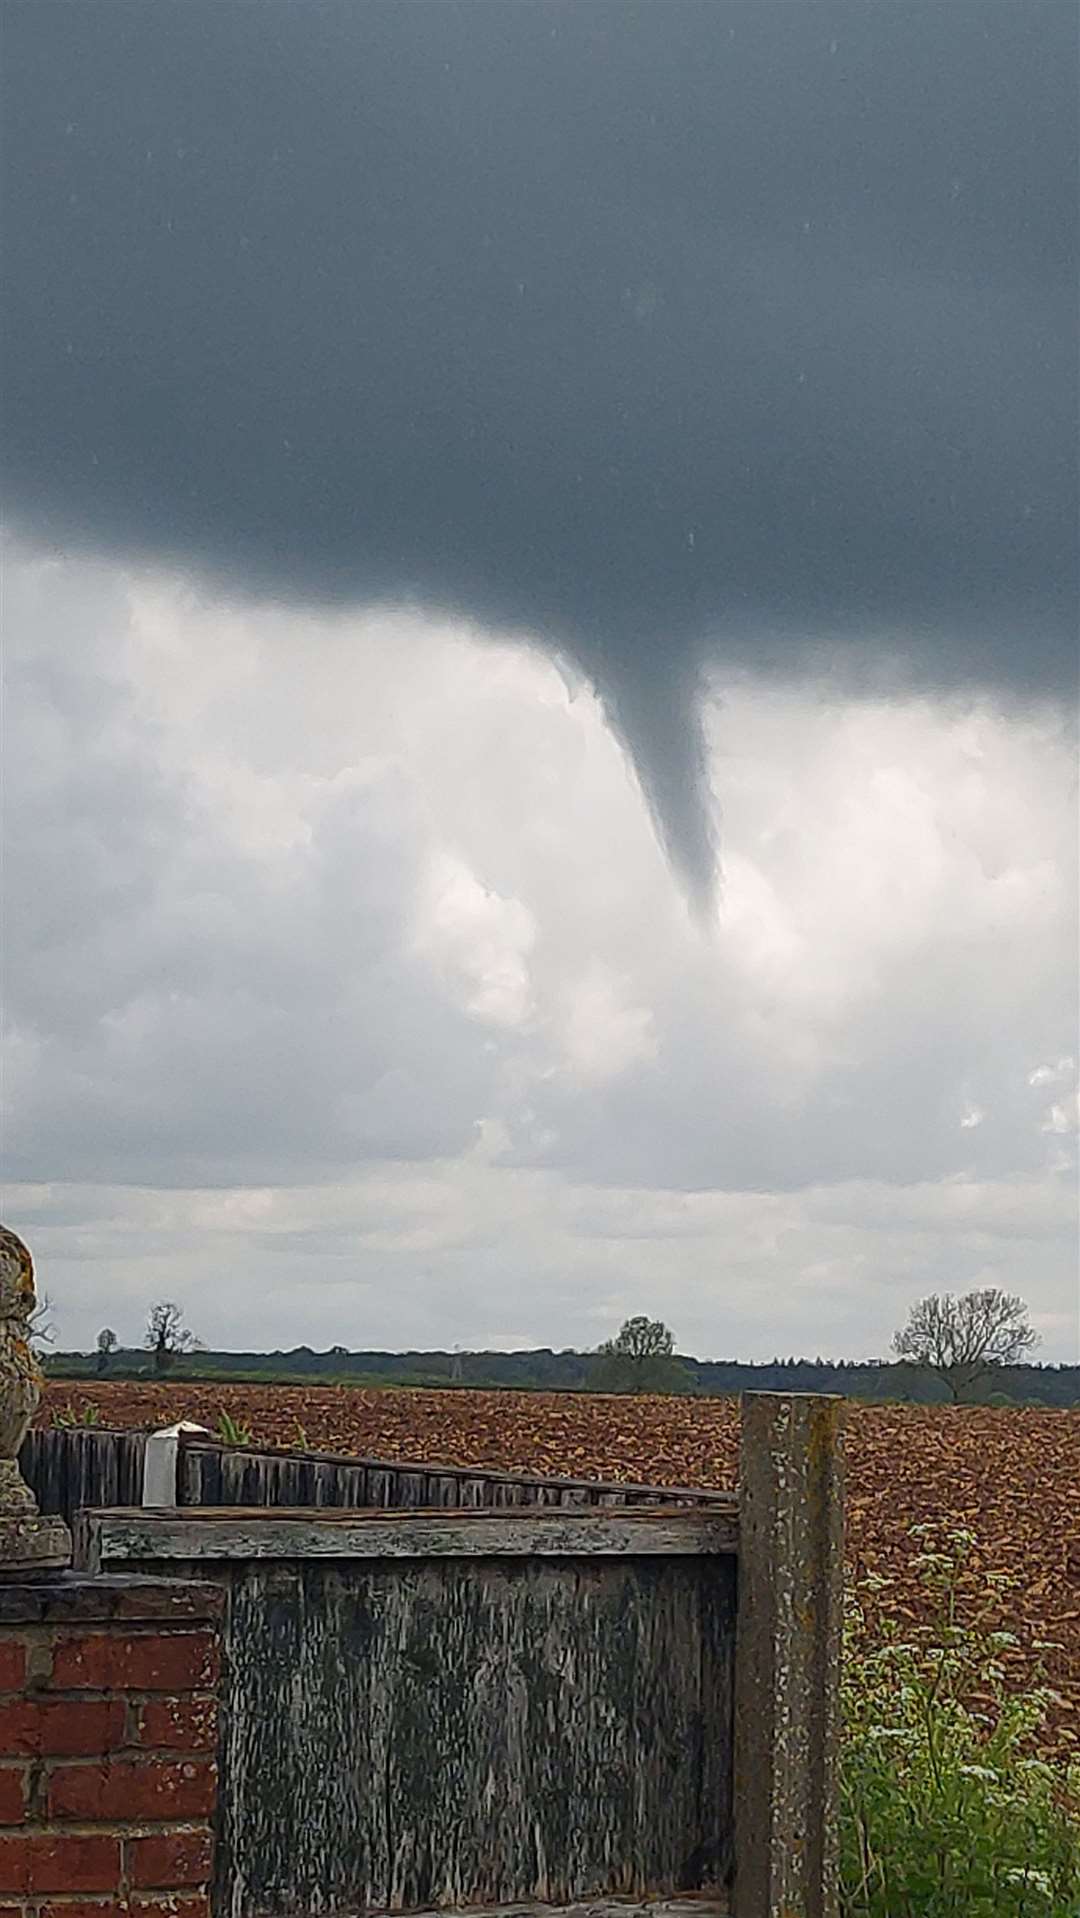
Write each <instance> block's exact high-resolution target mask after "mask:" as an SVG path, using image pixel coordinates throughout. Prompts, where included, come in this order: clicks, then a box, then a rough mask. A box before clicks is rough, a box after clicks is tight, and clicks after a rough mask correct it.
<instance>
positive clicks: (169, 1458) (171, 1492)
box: [142, 1419, 206, 1509]
mask: <svg viewBox="0 0 1080 1918" xmlns="http://www.w3.org/2000/svg"><path fill="white" fill-rule="evenodd" d="M205 1430H206V1427H205V1425H193V1424H192V1423H191V1421H190V1420H189V1419H181V1420H180V1423H179V1424H178V1425H166V1426H163V1427H162V1429H161V1431H160V1432H151V1433H150V1434H149V1435H148V1437H147V1440H146V1449H145V1451H144V1452H143V1492H142V1502H143V1504H144V1505H153V1506H157V1507H158V1508H159V1509H160V1508H162V1507H168V1508H172V1507H174V1506H175V1504H176V1465H177V1454H178V1451H179V1447H180V1434H181V1432H205Z"/></svg>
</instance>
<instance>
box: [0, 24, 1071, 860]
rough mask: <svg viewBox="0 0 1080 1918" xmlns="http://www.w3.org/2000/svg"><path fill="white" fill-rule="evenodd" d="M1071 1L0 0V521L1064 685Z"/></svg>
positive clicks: (664, 643)
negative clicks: (517, 0)
mask: <svg viewBox="0 0 1080 1918" xmlns="http://www.w3.org/2000/svg"><path fill="white" fill-rule="evenodd" d="M1077 37H1078V26H1077V15H1076V9H1075V7H1074V6H1073V5H1072V4H1071V0H1069V3H1068V4H1055V3H1054V0H1046V3H1045V4H1039V0H1031V3H1030V4H1028V5H1025V6H1024V7H1011V8H1010V7H1005V6H1002V5H1001V4H1000V0H950V4H949V5H948V6H947V7H941V6H926V5H916V4H908V3H907V0H904V4H866V0H860V3H859V4H857V5H856V4H831V0H811V3H810V4H806V5H798V6H794V5H783V6H779V5H778V6H768V7H763V6H761V5H760V0H754V4H753V5H749V4H740V0H728V3H727V4H725V5H723V6H720V5H717V4H716V0H674V4H668V5H659V4H657V3H656V0H648V3H647V4H639V3H638V0H590V3H589V4H588V5H584V6H583V5H581V4H580V0H529V3H528V4H518V5H514V6H501V7H500V6H481V5H477V4H475V0H467V4H457V0H438V4H434V0H430V3H429V0H412V4H409V5H403V4H401V3H400V0H367V3H366V4H365V5H363V6H357V5H355V4H353V0H306V4H304V5H302V6H301V5H295V4H284V0H261V4H260V5H259V6H258V7H254V6H250V5H247V4H236V3H235V0H209V3H207V0H183V4H180V3H179V0H176V3H175V4H174V3H173V0H150V3H149V4H148V3H147V0H95V4H94V5H93V6H86V5H85V4H83V3H82V0H78V3H77V4H75V3H72V4H67V3H66V0H50V4H49V5H42V4H41V0H9V4H8V6H7V7H6V9H5V42H6V45H5V58H4V63H3V81H2V84H3V95H4V97H3V101H2V107H3V124H4V135H3V137H4V144H5V166H6V173H7V181H8V193H7V204H6V209H5V242H6V260H5V269H6V270H5V293H4V333H5V356H6V378H5V383H4V396H3V416H2V429H3V462H4V490H5V498H6V510H7V512H8V515H9V521H10V523H12V524H13V525H14V526H16V527H17V528H19V529H22V528H26V529H28V530H29V531H31V532H32V533H33V534H34V535H35V536H36V537H38V538H40V537H41V536H42V535H46V536H51V537H56V538H58V539H61V540H63V541H64V542H65V543H66V544H67V545H68V546H78V545H81V546H83V547H87V548H91V549H97V550H102V551H106V552H108V553H112V554H119V555H123V556H125V557H128V556H130V557H135V558H138V557H140V556H144V557H147V558H152V559H154V560H155V561H160V560H164V561H166V562H169V563H176V564H179V565H180V566H181V567H183V568H185V569H187V570H190V571H192V572H195V573H200V574H203V575H205V576H210V577H214V578H217V579H219V580H221V581H223V582H225V583H226V585H227V586H228V587H229V589H230V590H237V591H240V592H243V593H247V594H255V595H259V596H262V595H267V596H272V597H273V598H275V599H277V600H280V601H282V602H292V603H295V604H302V603H307V604H318V605H326V604H346V603H354V602H355V603H360V604H369V605H370V604H374V603H377V602H386V601H390V602H399V601H406V602H410V603H415V604H420V605H423V606H426V607H431V608H433V609H438V610H439V611H451V612H458V613H461V614H463V615H465V616H467V617H468V618H469V619H470V620H472V621H475V622H477V623H479V624H481V625H485V626H490V627H492V628H495V629H498V630H500V631H503V632H507V631H509V632H519V633H523V634H527V635H529V636H530V637H531V638H533V639H536V640H539V641H541V642H544V643H546V644H549V645H550V646H551V647H552V648H555V649H558V650H560V651H562V652H564V653H566V654H569V655H570V656H571V657H572V658H574V659H575V660H576V661H577V662H578V664H579V665H580V667H581V668H582V669H583V670H584V671H585V672H586V673H587V674H588V675H589V676H590V678H591V679H592V680H593V682H594V683H595V685H596V686H597V688H598V689H599V691H600V693H601V695H602V697H603V700H604V703H605V706H606V709H607V711H608V713H609V716H610V720H611V723H612V725H613V726H614V728H615V730H616V731H617V732H618V734H619V736H620V737H621V738H622V739H623V741H624V742H625V744H626V746H627V748H628V750H629V752H630V753H631V755H632V757H633V759H634V762H635V764H636V767H637V769H638V773H639V776H640V779H641V782H642V785H643V787H644V790H645V792H646V794H647V797H648V799H649V801H650V804H651V806H652V809H653V813H654V817H655V818H656V820H657V824H658V828H659V831H660V833H661V837H662V838H663V840H664V842H665V844H666V845H667V847H668V849H669V851H670V853H671V855H672V857H673V859H674V861H675V863H676V864H677V866H678V867H679V868H680V869H681V871H682V873H683V874H684V876H685V877H686V878H687V880H688V881H689V883H690V885H691V887H692V889H694V890H696V891H698V892H702V891H707V889H708V887H709V884H710V882H711V875H712V868H713V843H712V829H711V825H710V808H709V804H708V800H707V795H706V793H705V785H706V782H705V780H704V775H703V764H704V761H703V753H702V747H701V741H700V729H699V722H698V720H697V717H696V702H697V699H698V693H699V688H700V684H701V681H702V677H703V675H704V674H706V673H709V672H712V671H714V670H715V668H716V665H717V663H719V664H720V666H721V667H722V668H723V669H724V670H730V671H737V670H743V669H750V670H752V671H756V672H768V673H780V674H785V675H801V674H803V673H804V672H806V671H807V670H809V669H811V668H816V667H818V666H820V665H821V664H822V663H825V664H827V665H829V666H830V667H831V668H834V669H836V670H839V671H841V672H844V673H847V674H850V675H851V677H852V679H853V680H854V681H856V682H857V681H858V679H859V678H860V677H867V678H868V679H870V680H872V681H873V682H874V684H875V685H877V686H879V687H880V685H881V684H882V683H885V684H888V682H889V681H890V678H893V677H895V678H896V679H897V680H898V681H900V680H903V681H904V683H905V684H907V683H912V682H914V683H915V684H916V685H918V684H925V685H927V686H932V687H938V686H944V687H955V686H964V687H966V686H972V687H978V688H980V689H981V688H986V687H990V688H1001V689H1002V690H1003V691H1005V692H1008V693H1010V694H1012V693H1020V694H1026V693H1032V692H1034V693H1039V694H1050V695H1053V696H1067V695H1068V694H1069V693H1070V692H1071V690H1072V689H1073V688H1074V686H1075V676H1076V651H1075V622H1076V601H1077V551H1076V525H1077V487H1076V457H1075V454H1076V439H1075V436H1076V397H1077V383H1076V309H1075V288H1076V276H1077V264H1078V262H1077V240H1076V220H1075V180H1076V163H1077V115H1076V100H1075V72H1076V53H1077Z"/></svg>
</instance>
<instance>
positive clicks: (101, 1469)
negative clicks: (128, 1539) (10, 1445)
mask: <svg viewBox="0 0 1080 1918" xmlns="http://www.w3.org/2000/svg"><path fill="white" fill-rule="evenodd" d="M145 1450H146V1434H145V1432H101V1431H97V1430H95V1428H94V1427H92V1426H89V1427H82V1426H74V1427H68V1426H53V1427H42V1428H41V1429H40V1430H37V1431H30V1432H28V1433H27V1434H26V1437H25V1439H24V1440H23V1444H22V1449H21V1451H20V1453H19V1469H20V1470H21V1472H22V1475H23V1477H24V1478H25V1480H26V1483H27V1484H28V1485H29V1487H30V1490H31V1491H32V1492H33V1494H34V1497H35V1498H36V1499H37V1502H38V1504H39V1506H40V1507H41V1510H42V1511H43V1512H55V1513H58V1514H59V1515H60V1517H61V1518H63V1519H65V1520H66V1521H67V1523H68V1525H70V1526H72V1527H74V1525H75V1520H76V1518H77V1516H78V1514H79V1512H80V1511H82V1510H84V1509H85V1508H87V1507H92V1506H102V1505H139V1504H141V1502H142V1475H143V1454H144V1452H145Z"/></svg>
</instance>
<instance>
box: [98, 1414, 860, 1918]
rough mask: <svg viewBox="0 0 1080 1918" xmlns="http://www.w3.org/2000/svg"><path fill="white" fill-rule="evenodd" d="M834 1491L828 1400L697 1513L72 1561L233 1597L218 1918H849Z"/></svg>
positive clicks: (115, 1546)
mask: <svg viewBox="0 0 1080 1918" xmlns="http://www.w3.org/2000/svg"><path fill="white" fill-rule="evenodd" d="M195 1449H200V1448H195ZM201 1449H205V1448H201ZM356 1469H357V1470H358V1471H363V1470H364V1469H365V1467H364V1466H363V1465H358V1466H357V1467H356ZM376 1469H385V1468H381V1467H380V1468H376ZM390 1469H392V1470H393V1471H394V1472H395V1473H396V1472H397V1471H398V1470H399V1469H400V1468H390ZM416 1476H417V1477H420V1478H424V1479H427V1478H428V1477H429V1476H430V1475H429V1474H428V1473H426V1472H424V1473H419V1474H416ZM435 1476H436V1477H441V1476H446V1477H448V1479H449V1481H450V1482H452V1483H454V1484H457V1483H458V1479H457V1475H455V1474H448V1475H443V1474H435ZM490 1477H491V1478H492V1479H494V1480H496V1482H498V1483H500V1484H501V1483H504V1482H505V1477H506V1475H490ZM261 1482H262V1483H265V1480H263V1481H261ZM482 1482H485V1481H484V1480H480V1479H478V1480H477V1483H482ZM394 1483H396V1480H395V1481H394ZM521 1483H522V1484H523V1485H530V1484H532V1485H533V1486H535V1485H536V1484H539V1483H541V1481H529V1480H524V1481H521ZM571 1488H572V1489H574V1490H578V1489H580V1487H578V1486H577V1485H576V1484H575V1482H574V1481H564V1482H563V1489H564V1490H567V1489H571ZM413 1489H415V1488H410V1491H412V1490H413ZM590 1489H591V1491H593V1492H595V1491H597V1490H598V1488H596V1487H593V1488H590ZM609 1489H612V1490H616V1489H617V1490H618V1491H619V1492H620V1493H621V1492H622V1491H623V1490H624V1489H625V1488H609ZM841 1496H842V1495H841V1476H840V1451H839V1444H838V1428H837V1407H836V1404H835V1402H834V1401H830V1400H826V1399H813V1398H806V1399H797V1398H794V1397H785V1398H772V1397H765V1396H762V1397H750V1398H748V1399H747V1400H746V1401H745V1402H744V1415H743V1439H742V1452H741V1461H740V1481H739V1491H738V1495H737V1497H736V1496H733V1495H730V1494H729V1495H726V1496H725V1495H723V1494H714V1495H713V1497H712V1501H711V1503H710V1504H709V1505H707V1506H705V1507H704V1508H703V1509H698V1510H693V1509H687V1508H686V1507H685V1506H684V1507H683V1508H682V1509H678V1508H676V1509H668V1508H664V1507H657V1506H656V1505H655V1504H652V1505H647V1506H646V1507H645V1508H644V1509H625V1508H624V1509H622V1510H619V1509H617V1508H615V1507H614V1505H613V1504H611V1503H608V1505H607V1508H606V1509H591V1510H590V1509H587V1508H586V1507H585V1506H583V1504H582V1503H581V1501H577V1502H575V1501H573V1500H571V1501H570V1502H569V1503H568V1504H567V1505H565V1506H563V1507H562V1509H558V1508H552V1507H550V1506H549V1507H548V1508H547V1509H537V1508H536V1506H535V1505H534V1506H533V1507H532V1509H519V1510H516V1511H515V1510H512V1509H508V1508H507V1507H506V1506H505V1504H503V1506H502V1509H489V1510H477V1509H474V1510H471V1511H463V1510H457V1511H453V1510H447V1509H446V1508H445V1506H444V1507H443V1508H442V1509H438V1510H428V1511H420V1510H416V1509H413V1510H402V1509H400V1508H399V1509H398V1510H396V1511H394V1510H390V1511H386V1510H382V1511H373V1510H370V1509H368V1510H354V1511H340V1510H339V1511H337V1512H330V1511H327V1510H326V1509H325V1508H324V1509H322V1510H307V1511H301V1510H298V1509H289V1508H287V1507H279V1508H277V1509H270V1510H267V1509H265V1508H256V1509H254V1510H252V1509H248V1510H244V1509H240V1508H238V1507H236V1506H219V1507H218V1508H216V1509H214V1510H194V1509H174V1510H167V1509H161V1508H158V1509H152V1508H147V1507H144V1508H142V1509H137V1510H131V1511H111V1512H93V1513H89V1514H84V1516H83V1520H82V1522H81V1524H80V1527H79V1537H78V1555H79V1559H80V1562H81V1564H82V1565H83V1567H84V1568H85V1569H86V1570H88V1571H90V1572H92V1573H101V1572H104V1573H119V1574H125V1573H137V1574H151V1575H161V1574H162V1573H169V1574H171V1575H173V1576H191V1575H193V1574H197V1576H198V1577H199V1578H200V1579H201V1580H203V1581H206V1580H208V1579H215V1578H216V1579H219V1580H220V1581H221V1582H222V1583H223V1584H224V1585H225V1587H226V1589H227V1592H228V1605H227V1608H226V1627H225V1647H224V1660H223V1673H224V1677H223V1686H224V1689H223V1692H222V1700H221V1703H222V1712H221V1741H220V1745H219V1750H218V1763H219V1774H220V1798H219V1808H218V1832H219V1849H218V1863H217V1880H216V1885H215V1891H214V1905H213V1908H214V1913H215V1918H316V1915H317V1914H319V1915H325V1918H348V1914H353V1913H356V1912H358V1911H364V1910H368V1911H371V1910H375V1911H379V1910H382V1911H413V1912H418V1913H425V1914H428V1918H434V1914H435V1912H436V1911H437V1910H438V1909H439V1908H446V1907H451V1908H457V1909H459V1910H461V1909H462V1908H464V1909H465V1910H473V1911H475V1910H476V1908H477V1907H481V1906H487V1907H489V1908H490V1907H494V1906H500V1905H501V1906H502V1907H503V1908H504V1909H506V1908H508V1909H509V1910H510V1911H512V1912H514V1913H516V1914H519V1918H524V1913H525V1912H527V1910H528V1908H530V1907H533V1908H535V1907H536V1906H537V1905H541V1906H542V1905H547V1906H552V1905H561V1906H563V1907H566V1906H568V1905H572V1904H574V1903H575V1902H580V1901H586V1900H588V1901H595V1900H597V1899H601V1900H602V1899H612V1898H623V1899H627V1898H634V1899H648V1898H657V1897H660V1898H686V1897H692V1898H696V1899H702V1898H704V1899H706V1900H709V1899H712V1900H713V1901H714V1903H715V1904H716V1907H717V1909H719V1906H720V1902H721V1901H722V1900H723V1898H724V1896H725V1894H726V1892H727V1888H728V1886H729V1883H730V1881H731V1880H732V1877H733V1878H734V1907H733V1908H734V1910H735V1911H736V1912H737V1913H738V1918H779V1915H780V1914H784V1915H785V1918H835V1915H836V1910H837V1887H836V1864H835V1792H836V1786H835V1764H836V1739H837V1722H836V1720H837V1708H838V1667H839V1630H840V1602H841V1543H842V1540H841ZM609 1909H610V1908H609Z"/></svg>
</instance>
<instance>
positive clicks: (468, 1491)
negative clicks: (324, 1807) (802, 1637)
mask: <svg viewBox="0 0 1080 1918" xmlns="http://www.w3.org/2000/svg"><path fill="white" fill-rule="evenodd" d="M146 1440H147V1434H146V1433H145V1432H114V1431H105V1430H101V1429H98V1428H95V1427H89V1428H84V1427H74V1428H72V1427H66V1426H63V1427H57V1426H52V1427H42V1428H41V1429H40V1430H37V1431H32V1432H28V1433H27V1435H26V1440H25V1442H24V1445H23V1448H22V1451H21V1453H20V1455H19V1464H20V1468H21V1470H22V1473H23V1476H24V1478H25V1479H26V1482H27V1484H28V1485H29V1486H30V1489H31V1491H32V1492H33V1493H34V1495H35V1497H36V1498H37V1501H38V1504H39V1505H40V1507H41V1509H42V1511H43V1512H57V1513H59V1514H60V1515H61V1516H62V1517H63V1518H64V1519H66V1520H67V1523H68V1524H69V1525H71V1526H74V1524H75V1521H76V1518H77V1516H78V1513H79V1512H80V1511H81V1510H84V1509H92V1508H97V1509H101V1508H103V1507H106V1506H110V1505H113V1506H119V1505H138V1504H141V1503H142V1498H143V1460H144V1455H145V1450H146ZM730 1498H731V1495H730V1493H725V1492H718V1491H710V1490H708V1489H704V1490H702V1489H694V1488H691V1487H682V1486H679V1487H672V1488H669V1487H661V1486H655V1485H619V1484H615V1483H611V1482H604V1481H600V1480H589V1479H570V1478H542V1477H540V1476H535V1477H533V1476H530V1475H526V1474H523V1473H516V1472H496V1471H484V1470H483V1469H482V1468H480V1467H477V1466H455V1465H427V1464H425V1465H413V1464H406V1463H401V1462H398V1461H394V1460H389V1459H372V1458H355V1459H350V1458H338V1457H336V1456H335V1455H333V1454H332V1453H324V1452H279V1451H273V1450H270V1449H269V1448H261V1447H257V1446H230V1445H220V1444H216V1443H215V1442H214V1441H213V1440H211V1439H209V1438H203V1437H202V1436H198V1435H193V1434H190V1433H183V1434H181V1436H180V1439H179V1444H178V1447H177V1453H176V1492H175V1502H176V1504H177V1505H183V1506H217V1505H241V1506H245V1507H246V1506H253V1505H260V1506H265V1507H267V1508H276V1507H279V1506H299V1507H301V1508H303V1509H305V1510H306V1509H310V1508H312V1507H314V1508H316V1509H324V1510H332V1509H342V1508H349V1507H351V1508H353V1509H361V1510H362V1509H365V1508H369V1507H371V1508H378V1509H380V1510H383V1511H400V1510H417V1511H430V1510H432V1509H441V1510H445V1511H457V1510H465V1511H471V1510H492V1511H501V1510H504V1509H512V1508H514V1507H516V1506H536V1505H539V1506H549V1505H553V1506H561V1507H564V1508H567V1509H570V1510H576V1509H581V1508H590V1507H595V1508H598V1509H604V1508H612V1509H614V1508H621V1507H623V1506H656V1505H675V1506H691V1507H692V1506H709V1505H724V1504H725V1503H730Z"/></svg>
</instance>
